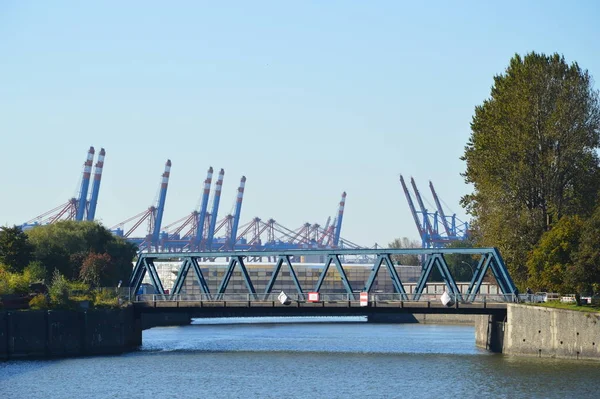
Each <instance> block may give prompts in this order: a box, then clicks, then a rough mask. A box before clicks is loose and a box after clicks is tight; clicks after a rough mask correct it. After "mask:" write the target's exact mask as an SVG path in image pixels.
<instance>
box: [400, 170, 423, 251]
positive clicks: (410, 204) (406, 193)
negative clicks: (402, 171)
mask: <svg viewBox="0 0 600 399" xmlns="http://www.w3.org/2000/svg"><path fill="white" fill-rule="evenodd" d="M400 183H401V184H402V189H403V190H404V196H405V197H406V201H407V202H408V207H409V208H410V213H412V216H413V219H414V221H415V224H416V225H417V230H419V235H420V236H421V239H423V238H424V237H425V231H424V230H423V226H422V225H421V223H420V222H419V215H418V214H417V210H416V208H415V204H414V203H413V201H412V197H411V196H410V192H409V191H408V187H407V186H406V183H405V182H404V178H403V177H402V175H400Z"/></svg>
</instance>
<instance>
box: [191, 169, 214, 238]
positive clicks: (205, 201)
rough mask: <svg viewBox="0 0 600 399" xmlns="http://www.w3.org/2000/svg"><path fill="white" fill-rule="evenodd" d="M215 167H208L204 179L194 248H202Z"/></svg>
mask: <svg viewBox="0 0 600 399" xmlns="http://www.w3.org/2000/svg"><path fill="white" fill-rule="evenodd" d="M212 176H213V168H212V166H211V167H210V168H208V174H207V176H206V180H204V193H203V194H202V205H201V206H200V213H199V214H198V220H197V221H196V236H195V237H194V243H193V248H196V250H200V246H201V245H202V237H203V236H204V222H205V221H206V209H207V208H208V197H209V195H210V186H211V185H212Z"/></svg>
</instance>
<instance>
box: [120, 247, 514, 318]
mask: <svg viewBox="0 0 600 399" xmlns="http://www.w3.org/2000/svg"><path fill="white" fill-rule="evenodd" d="M449 254H463V255H469V256H472V257H474V258H477V259H478V263H477V266H476V267H475V269H474V270H473V277H472V279H471V281H470V283H469V285H468V288H467V289H466V292H465V290H462V292H461V290H460V289H459V287H458V284H457V282H456V281H455V279H454V277H453V276H452V273H451V271H450V268H449V267H448V263H447V261H446V255H449ZM398 255H418V256H419V257H420V259H421V260H422V268H421V273H420V277H419V278H418V281H417V283H416V285H415V286H414V287H413V289H411V290H410V291H407V289H406V287H405V284H403V282H402V280H401V278H400V275H399V273H398V272H397V270H396V268H395V267H394V261H393V259H394V257H395V256H398ZM315 256H317V257H319V258H320V259H324V262H323V266H322V268H320V272H319V277H318V280H317V281H316V284H315V285H314V286H310V287H303V286H302V284H301V281H300V279H299V278H298V276H297V274H296V271H295V267H296V266H298V265H300V264H301V263H299V262H298V261H299V260H301V259H304V258H305V257H313V258H314V257H315ZM347 257H358V258H361V259H367V258H371V259H373V266H372V268H371V270H370V273H369V276H368V278H367V279H366V281H365V282H364V285H362V286H359V287H356V286H355V287H353V286H352V285H351V283H350V281H349V279H348V276H347V274H346V271H345V267H344V262H343V259H345V258H347ZM262 258H267V259H269V260H272V273H271V274H270V279H269V281H268V283H267V284H266V286H265V289H264V290H261V291H260V292H258V291H257V290H256V289H255V284H254V283H253V281H252V279H251V277H250V273H249V272H248V269H247V267H246V262H247V260H249V259H250V260H253V259H254V260H256V259H262ZM219 259H225V260H226V262H227V263H226V264H227V266H226V270H225V273H224V274H223V277H222V279H221V281H220V283H219V285H218V288H217V289H216V290H213V292H211V290H210V289H209V285H208V283H207V279H206V277H205V276H204V274H203V272H202V268H201V267H200V263H201V262H204V261H207V260H209V261H217V260H219ZM162 261H177V262H179V268H178V271H177V278H176V279H175V282H174V284H173V287H172V289H170V290H168V291H167V290H165V288H164V286H163V282H162V281H161V279H160V278H159V274H158V272H157V268H156V265H155V262H162ZM330 268H334V269H335V270H336V271H337V273H335V276H336V278H338V279H339V280H340V282H341V285H342V286H343V288H344V291H345V292H344V293H336V294H333V293H329V292H324V291H322V286H323V282H324V280H325V278H326V276H327V273H328V271H329V269H330ZM382 268H385V269H387V273H384V274H385V275H386V276H387V278H389V279H391V282H392V287H393V292H373V283H374V281H375V279H376V278H378V275H379V274H378V273H379V271H380V269H382ZM284 269H286V272H287V273H289V277H290V278H291V280H292V281H293V286H294V287H295V292H289V293H287V295H288V297H289V299H290V301H291V304H293V305H294V306H296V307H297V308H318V307H319V306H321V307H346V308H352V307H359V306H361V304H360V303H359V300H360V297H361V293H362V294H363V298H365V295H368V301H367V302H368V306H372V307H377V306H379V307H394V308H401V309H404V308H410V307H413V306H412V305H411V304H412V303H415V302H419V303H420V304H419V307H425V308H427V309H431V312H437V310H435V309H438V308H440V309H442V310H441V311H443V309H444V308H448V306H447V305H444V306H441V307H440V306H439V303H440V301H439V299H440V298H437V297H436V296H435V295H434V296H433V297H432V295H431V294H430V293H428V292H426V286H427V283H428V280H429V279H430V277H431V274H432V271H433V270H434V269H437V271H439V275H440V276H441V277H442V279H443V283H444V286H445V293H446V294H447V295H448V297H449V298H450V301H449V303H450V306H454V308H459V307H460V308H462V309H469V308H471V309H479V308H488V307H490V306H493V305H492V304H505V303H508V302H515V301H517V300H518V294H519V293H518V290H517V288H516V286H515V284H514V283H513V280H512V278H511V277H510V274H509V272H508V269H507V267H506V265H505V263H504V261H503V259H502V256H501V255H500V252H499V251H498V249H496V248H410V249H342V250H339V249H338V250H328V249H323V250H288V251H231V252H189V253H177V254H174V253H140V255H139V257H138V260H137V262H136V265H135V266H134V269H133V271H132V274H131V278H130V280H129V283H128V286H129V290H130V292H132V293H137V292H138V290H139V288H140V286H141V284H142V281H143V280H144V278H145V277H146V275H148V277H149V280H150V281H151V283H152V285H153V286H154V288H155V292H156V293H155V294H153V295H151V296H149V297H148V296H136V297H135V298H132V299H133V300H134V302H152V303H153V305H152V306H153V307H157V306H158V307H180V306H181V305H182V304H183V307H185V308H190V307H221V308H225V307H228V304H229V307H237V308H239V307H247V308H251V307H269V304H271V307H272V308H276V307H279V305H278V304H277V303H276V302H277V301H276V300H275V296H274V293H273V292H272V291H273V287H274V285H275V282H276V281H277V279H278V277H280V276H281V274H282V271H283V270H284ZM236 271H239V273H240V275H241V278H242V280H243V282H244V286H245V288H246V292H244V293H239V292H238V293H228V292H226V291H227V287H228V286H229V284H230V281H231V278H232V276H233V275H234V272H236ZM188 273H189V274H188ZM486 274H488V275H492V276H493V277H494V278H495V280H496V283H497V286H498V294H495V295H484V294H481V293H480V288H481V286H482V283H483V280H484V277H485V276H486ZM188 275H189V276H193V278H195V279H196V281H197V284H198V286H199V287H200V292H201V293H200V294H199V295H186V293H185V292H182V287H183V286H184V280H185V279H186V276H188ZM379 276H381V275H379ZM379 278H381V277H379ZM309 292H312V293H319V297H320V298H319V300H318V301H311V300H310V298H309V295H308V293H309ZM157 303H158V305H157ZM167 303H169V304H167ZM234 304H235V306H234ZM363 305H364V303H363ZM504 307H505V306H504ZM292 308H293V306H292ZM283 309H291V308H290V306H288V307H284V308H283ZM277 312H279V311H277ZM278 314H279V313H278Z"/></svg>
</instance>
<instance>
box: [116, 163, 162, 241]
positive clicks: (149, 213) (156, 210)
mask: <svg viewBox="0 0 600 399" xmlns="http://www.w3.org/2000/svg"><path fill="white" fill-rule="evenodd" d="M170 175H171V160H170V159H168V160H167V162H166V163H165V170H164V172H163V174H162V176H161V182H160V192H159V197H158V201H157V204H156V206H151V207H150V208H148V209H147V210H145V211H144V212H141V213H139V214H137V215H135V216H133V217H130V218H129V219H127V220H125V221H123V222H121V223H119V224H117V225H116V226H113V227H111V228H110V230H111V231H112V232H113V233H114V234H115V235H117V236H120V237H125V238H128V239H129V241H132V242H134V243H136V244H138V245H139V248H140V250H145V249H151V248H152V247H154V248H155V249H156V250H158V247H159V239H160V225H161V223H162V217H163V213H164V210H165V202H166V199H167V188H168V186H169V177H170ZM134 220H135V223H134V224H133V226H132V227H131V228H130V229H129V230H127V231H125V230H124V229H123V226H124V225H125V224H127V223H129V222H132V221H134ZM146 220H147V221H148V230H147V231H148V234H147V235H146V237H143V238H130V235H131V234H132V233H133V232H134V231H135V230H136V229H137V228H138V227H139V226H140V225H141V224H142V223H143V222H144V221H146Z"/></svg>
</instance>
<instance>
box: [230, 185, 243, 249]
mask: <svg viewBox="0 0 600 399" xmlns="http://www.w3.org/2000/svg"><path fill="white" fill-rule="evenodd" d="M245 186H246V176H242V179H241V180H240V187H239V188H238V193H237V199H236V205H235V215H234V218H233V226H231V235H230V237H229V241H230V243H231V249H235V244H236V242H237V239H236V238H237V230H238V226H239V224H240V215H241V212H242V200H243V199H244V187H245Z"/></svg>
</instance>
